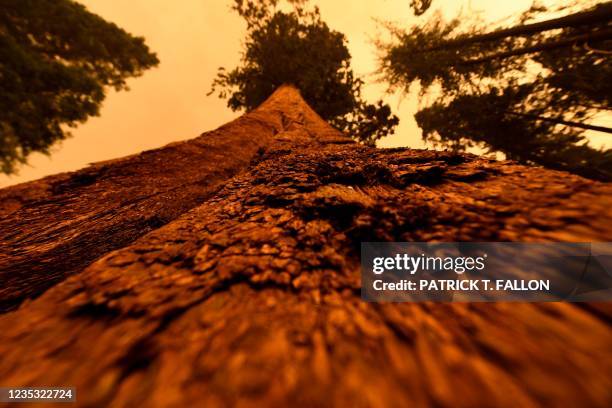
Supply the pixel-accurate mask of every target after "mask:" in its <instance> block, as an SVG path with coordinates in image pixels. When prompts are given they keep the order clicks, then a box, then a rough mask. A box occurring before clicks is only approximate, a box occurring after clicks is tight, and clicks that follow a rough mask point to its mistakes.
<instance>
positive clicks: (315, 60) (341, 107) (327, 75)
mask: <svg viewBox="0 0 612 408" xmlns="http://www.w3.org/2000/svg"><path fill="white" fill-rule="evenodd" d="M288 3H289V4H290V5H291V11H289V12H285V11H280V10H278V8H277V7H278V5H279V1H278V0H247V1H243V0H236V1H235V3H234V5H233V9H234V10H235V11H236V12H237V13H238V14H239V15H240V16H241V17H242V18H244V20H245V21H246V23H247V36H246V40H245V45H244V51H243V55H242V60H241V64H240V66H238V67H236V68H234V69H233V70H231V71H229V72H228V71H226V70H225V69H224V68H220V69H219V74H218V76H217V78H216V79H215V81H214V82H213V87H212V90H211V92H210V93H211V94H212V93H214V92H216V91H217V92H218V95H219V96H220V97H221V98H227V99H228V106H229V107H230V108H231V109H233V110H240V109H246V110H252V109H254V108H255V107H257V106H259V105H260V104H261V103H262V102H263V101H264V100H265V99H266V98H267V97H268V96H270V95H271V94H272V92H274V90H275V89H277V88H278V87H279V86H280V85H282V84H285V83H288V84H293V85H295V86H296V87H297V88H299V89H300V91H301V92H302V95H303V96H304V98H305V99H306V101H307V102H308V103H309V104H310V105H311V106H312V107H313V109H314V110H315V111H316V112H317V113H319V114H320V115H321V116H322V117H323V119H325V120H326V121H329V122H330V123H331V124H332V125H333V126H335V127H336V128H338V129H340V130H342V131H345V132H347V133H348V134H350V135H351V136H352V137H354V138H355V139H357V140H359V141H361V142H364V143H366V144H370V145H371V144H374V142H375V141H376V140H378V139H380V138H381V137H384V136H386V135H388V134H391V133H393V129H394V127H395V126H396V125H397V124H398V122H399V121H398V119H397V117H396V116H394V115H393V114H392V113H391V109H390V107H389V106H388V105H386V104H384V103H383V102H382V101H378V102H377V103H375V104H369V103H367V102H365V101H364V100H363V98H362V96H361V87H362V85H363V81H362V80H361V79H359V78H356V77H355V75H354V74H353V71H352V70H351V68H350V59H351V56H350V54H349V50H348V48H347V46H346V38H345V37H344V35H343V34H342V33H339V32H337V31H333V30H331V29H330V28H329V27H328V26H327V24H326V23H325V22H323V21H322V20H321V15H320V13H319V10H318V9H317V8H313V9H309V8H307V4H306V3H307V1H289V2H288Z"/></svg>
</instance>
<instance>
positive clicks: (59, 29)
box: [0, 0, 158, 173]
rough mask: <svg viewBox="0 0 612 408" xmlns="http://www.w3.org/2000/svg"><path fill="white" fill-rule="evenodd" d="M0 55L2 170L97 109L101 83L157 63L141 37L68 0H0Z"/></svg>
mask: <svg viewBox="0 0 612 408" xmlns="http://www.w3.org/2000/svg"><path fill="white" fill-rule="evenodd" d="M0 61H1V62H0V171H2V172H4V173H13V172H15V171H16V170H17V165H18V164H19V163H25V162H26V160H27V157H28V155H29V154H30V153H32V152H43V153H47V152H48V151H49V148H50V147H51V146H52V145H53V144H54V143H56V142H57V141H60V140H62V139H65V138H66V137H67V136H68V135H69V133H68V132H67V130H66V126H68V127H72V126H76V124H78V123H80V122H84V121H85V120H86V119H87V118H88V117H90V116H92V115H97V114H98V110H99V108H100V104H101V102H102V100H103V99H104V93H105V87H114V88H115V89H117V90H119V89H126V85H125V80H126V78H127V77H131V76H138V75H140V74H142V72H143V71H144V70H146V69H148V68H151V67H153V66H155V65H157V64H158V60H157V57H156V56H155V54H153V53H151V52H150V51H149V49H148V48H147V46H146V45H145V43H144V40H143V39H142V38H140V37H134V36H132V35H130V34H129V33H127V32H125V31H124V30H122V29H121V28H119V27H117V26H116V25H115V24H113V23H109V22H107V21H105V20H103V19H102V18H100V17H99V16H97V15H95V14H92V13H90V12H89V11H87V10H86V9H85V7H83V6H82V5H80V4H78V3H76V2H74V1H71V0H0Z"/></svg>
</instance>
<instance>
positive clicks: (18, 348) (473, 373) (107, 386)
mask: <svg viewBox="0 0 612 408" xmlns="http://www.w3.org/2000/svg"><path fill="white" fill-rule="evenodd" d="M240 124H243V125H244V126H243V127H241V128H240V129H241V131H240V132H237V131H236V130H235V129H236V126H238V125H240ZM249 126H256V128H255V129H253V130H252V131H251V130H248V129H250V128H249ZM235 131H236V133H235V136H232V132H235ZM266 132H267V133H266ZM260 133H261V135H260ZM215 134H216V136H215V137H218V139H214V140H220V141H222V140H224V139H223V137H224V136H225V135H227V136H228V139H227V142H228V144H227V145H226V146H227V148H228V149H230V148H232V147H231V146H232V145H233V144H236V143H238V144H245V145H249V146H251V145H252V146H253V147H252V148H251V150H249V152H250V153H248V154H247V153H245V152H243V153H240V154H244V156H242V159H240V160H239V163H238V164H236V163H234V162H230V163H234V164H231V166H232V167H231V168H232V169H233V170H231V171H230V170H227V173H223V176H227V177H228V179H227V180H226V181H224V182H221V181H217V183H218V184H215V185H216V186H220V187H221V188H220V189H218V191H216V192H213V190H214V188H212V187H206V186H208V185H209V184H206V186H205V187H204V188H203V189H202V190H201V191H200V192H199V193H198V194H199V195H198V194H196V195H194V197H198V198H191V200H193V201H191V202H192V203H193V205H191V204H189V205H184V206H183V207H180V209H178V207H177V206H178V205H179V203H176V201H177V200H181V199H182V198H181V197H184V196H177V197H176V198H175V199H168V200H165V201H164V200H161V199H160V198H161V197H164V194H165V193H163V192H160V193H159V195H156V196H154V197H152V198H151V199H150V200H151V201H150V203H151V207H148V208H150V210H149V211H150V212H151V214H157V213H158V212H160V211H166V208H167V207H166V206H168V205H172V206H174V207H172V208H173V209H174V210H173V212H171V214H173V216H172V217H168V218H167V219H165V221H164V222H166V225H164V226H157V225H156V226H155V227H156V228H155V229H154V230H152V231H150V232H147V231H148V229H152V228H151V227H150V228H148V229H147V228H141V229H135V230H134V231H136V232H133V233H132V235H131V237H132V238H131V239H123V238H121V239H117V241H113V240H114V239H116V238H114V237H116V236H121V235H114V234H120V233H119V232H117V230H121V226H122V225H123V223H124V222H125V223H127V221H122V222H119V223H117V224H115V225H116V227H115V228H111V227H108V228H107V229H97V230H96V232H95V234H92V235H95V239H98V240H99V241H97V242H105V240H106V238H104V236H108V237H109V238H108V239H109V240H111V241H112V242H115V243H116V244H114V248H119V249H117V250H115V251H110V249H113V248H110V247H107V248H104V249H103V250H101V253H98V254H96V255H95V257H99V256H102V255H103V256H102V257H101V258H99V259H98V260H97V261H95V262H93V263H92V264H91V265H89V266H88V267H86V268H84V264H85V263H87V262H90V260H91V259H90V260H82V261H80V262H81V263H80V264H79V266H78V267H77V268H74V269H72V270H71V271H70V272H66V271H64V272H63V273H62V274H60V275H61V276H59V275H58V274H57V273H55V272H53V266H49V264H47V265H43V266H41V267H40V268H39V269H38V270H37V272H36V275H35V276H36V278H35V279H34V281H36V282H39V281H41V282H44V281H45V279H47V275H46V273H45V272H46V271H47V270H50V271H52V272H50V275H49V276H51V278H50V279H51V280H52V282H50V284H49V285H48V286H52V288H51V289H49V290H47V291H46V292H45V293H44V294H42V296H40V297H39V298H38V299H35V300H33V301H27V302H25V303H24V304H22V305H21V307H20V308H19V309H18V310H16V311H13V312H9V313H6V314H5V315H4V316H2V317H1V318H0V355H2V356H3V358H2V359H1V360H0V384H3V385H11V386H24V385H30V386H35V385H38V386H40V385H74V386H76V387H77V388H78V391H77V392H78V394H77V395H78V400H79V402H80V403H81V404H82V405H84V406H105V405H113V406H191V405H193V404H195V403H196V402H197V403H199V404H200V405H205V406H226V405H231V404H234V405H249V406H250V405H252V406H262V405H269V406H292V405H300V406H321V405H330V406H412V405H417V406H423V405H433V406H436V405H438V406H465V407H468V406H469V407H473V406H482V405H491V406H517V405H518V406H531V405H553V406H559V405H563V406H609V403H610V401H611V400H612V394H611V390H612V380H611V379H612V375H611V374H612V368H611V365H610V357H611V354H612V350H611V347H610V345H611V344H612V333H611V330H610V312H609V308H608V306H607V305H601V304H600V305H580V304H561V303H557V304H521V303H498V304H440V303H420V304H371V303H364V302H362V301H361V300H360V297H359V282H360V278H359V253H358V247H359V242H361V241H388V240H396V241H403V240H407V241H432V240H438V241H497V240H512V241H610V238H611V231H610V230H611V228H610V227H611V226H612V214H611V213H610V211H609V208H610V206H611V205H612V187H610V185H608V184H603V183H597V182H593V181H589V180H585V179H582V178H580V177H577V176H573V175H570V174H567V173H563V172H556V171H550V170H545V169H540V168H534V167H525V166H519V165H516V164H513V163H511V162H496V161H492V160H488V159H484V158H481V157H477V156H473V155H459V154H453V153H449V152H435V151H426V150H410V149H373V148H368V147H363V146H359V145H357V144H354V143H351V142H350V140H348V139H347V138H345V137H344V136H342V135H341V134H340V133H338V132H337V131H335V130H333V129H331V128H330V127H329V126H328V125H327V124H325V123H324V122H323V121H322V120H321V119H320V118H318V117H317V116H316V114H314V112H312V111H311V110H310V109H309V108H308V106H307V105H306V104H305V103H304V102H303V101H302V100H301V98H300V97H299V94H298V93H297V91H296V90H294V89H293V88H290V87H283V88H281V89H280V90H279V91H277V92H276V93H275V94H274V95H273V96H272V97H271V99H270V100H269V101H268V102H266V103H265V104H264V105H263V106H262V107H261V108H259V109H258V110H257V111H255V112H253V113H251V114H248V115H246V116H245V117H243V118H242V119H239V120H238V121H236V122H233V123H232V124H230V125H227V126H226V127H223V128H221V129H219V130H217V131H216V133H215ZM204 142H206V139H205V138H198V139H195V140H194V141H191V142H186V143H184V144H182V145H180V146H183V147H182V148H183V149H188V147H189V146H191V144H192V143H194V144H198V143H204ZM260 147H261V150H259V153H257V154H256V152H257V149H259V148H260ZM165 149H169V148H165ZM240 149H242V148H239V149H238V151H241V150H240ZM164 152H165V150H163V149H162V150H160V151H156V152H154V153H145V154H144V156H143V157H145V158H146V157H148V156H147V155H153V154H166V153H164ZM198 152H201V153H200V154H203V155H207V154H211V153H210V152H209V151H208V150H205V149H202V150H197V152H194V154H193V156H192V157H193V159H192V160H193V162H194V163H196V162H197V163H200V164H202V163H206V159H202V158H197V157H196V156H198ZM177 154H178V153H177ZM232 154H233V153H229V152H228V154H223V153H221V152H220V153H219V156H218V157H227V160H234V158H232V157H229V156H231V155H232ZM236 154H238V153H236ZM138 157H140V156H136V157H133V158H128V159H124V160H122V161H119V162H117V163H116V164H112V163H111V164H106V165H103V166H107V167H106V168H107V169H108V170H106V171H107V172H110V173H111V174H114V175H115V177H116V178H115V179H114V180H115V181H114V182H113V184H112V186H113V189H114V190H113V191H114V194H116V195H117V197H120V196H121V194H122V193H121V191H124V192H125V193H126V194H132V195H134V194H140V193H139V192H140V189H147V188H152V189H155V188H158V187H157V186H158V185H159V183H158V182H156V181H153V180H155V177H160V176H159V173H160V172H161V170H160V169H159V163H162V164H163V163H165V161H163V160H162V161H161V162H155V161H154V160H151V161H148V162H147V165H149V166H150V167H149V169H150V172H147V171H145V169H144V167H146V166H145V165H144V164H143V167H142V170H139V172H138V173H137V175H135V174H136V169H134V170H133V171H132V164H133V163H137V160H138V159H137V158H138ZM149 157H150V156H149ZM175 157H177V158H178V156H175ZM164 160H165V159H164ZM196 160H200V161H196ZM247 162H250V165H248V166H247V164H246V163H247ZM168 165H172V164H170V163H169V164H168ZM216 165H223V163H221V162H220V161H217V162H214V163H210V162H209V163H208V167H205V169H204V172H206V171H208V172H212V171H213V170H214V169H215V166H216ZM181 166H184V170H185V172H187V173H189V174H192V173H191V172H194V175H193V176H192V177H193V178H192V179H191V180H202V179H205V177H206V174H204V173H198V172H199V171H201V170H200V169H198V168H194V166H193V164H192V163H186V162H182V164H181V163H178V164H176V167H175V169H176V170H174V173H172V174H169V175H168V176H167V177H168V184H167V185H170V184H171V183H170V181H171V179H173V180H175V182H176V183H178V181H176V180H177V178H179V177H178V176H177V174H180V173H181V171H180V169H179V167H181ZM241 166H242V167H241ZM94 168H98V167H94ZM238 168H242V169H244V170H243V171H241V172H240V170H238ZM196 173H197V174H198V175H195V174H196ZM76 174H78V173H76ZM122 174H125V175H126V177H133V179H131V181H130V182H129V183H127V182H126V183H121V182H120V180H121V177H122V176H121V175H122ZM156 174H157V176H155V175H156ZM207 174H209V173H207ZM232 174H234V175H233V177H231V178H230V177H229V176H230V175H232ZM130 175H132V176H130ZM61 177H64V179H65V180H70V179H71V178H73V177H76V175H72V176H70V175H65V176H61ZM198 177H199V178H198ZM221 178H222V175H219V176H218V178H216V179H215V180H220V179H221ZM48 180H56V179H53V178H52V179H48ZM147 180H151V181H149V182H148V181H147ZM38 183H39V184H37V183H34V184H30V185H29V186H28V185H26V186H21V187H19V186H18V187H15V188H13V189H11V190H9V193H11V194H15V192H19V191H22V192H27V191H33V189H34V188H37V187H36V186H40V185H43V184H40V183H47V184H48V185H52V183H53V182H50V181H46V182H38ZM100 183H105V179H104V178H103V177H101V178H96V179H95V180H94V181H93V182H92V183H90V184H89V186H85V187H83V186H80V187H73V186H71V185H69V184H68V185H67V186H66V187H65V190H64V191H63V192H62V193H61V194H62V196H64V195H70V194H74V195H72V196H70V197H72V201H70V202H71V203H73V204H72V205H73V206H74V207H73V208H74V209H73V210H72V212H63V213H60V212H58V210H57V208H58V207H53V206H49V205H48V204H47V202H48V201H49V200H50V199H51V198H50V197H52V196H53V192H52V190H51V189H47V190H44V189H41V191H44V193H40V195H41V196H44V197H43V198H38V199H36V198H33V199H31V201H29V202H28V203H27V204H25V205H23V206H22V207H21V208H19V209H17V210H13V212H12V213H11V214H9V215H6V216H5V218H4V220H3V221H2V222H3V224H2V225H3V227H4V228H8V227H7V226H8V225H10V223H11V222H12V223H13V224H15V223H19V225H23V226H24V228H30V229H29V230H22V231H21V232H20V233H21V234H22V236H23V237H24V238H22V239H21V241H20V240H14V241H12V244H11V246H10V248H11V251H12V252H11V251H9V252H7V254H8V255H5V256H4V262H5V263H4V264H3V265H9V267H10V264H11V257H17V258H16V259H22V258H19V256H22V255H21V254H22V253H27V252H28V251H30V250H31V249H30V248H34V250H35V251H38V252H36V253H37V254H41V255H40V257H39V258H34V257H31V258H32V259H33V261H32V262H40V259H45V256H50V255H45V254H55V252H51V250H50V249H49V248H47V247H46V246H45V245H47V246H51V245H52V244H54V243H55V242H56V240H58V239H59V238H58V237H60V238H61V239H62V240H63V239H64V238H63V237H75V236H77V237H78V236H79V233H84V231H83V229H82V228H83V226H85V228H87V229H91V228H95V226H96V225H97V224H96V218H95V217H94V216H93V215H92V216H91V217H92V218H86V219H87V221H86V222H84V223H83V224H80V223H79V222H80V221H74V222H72V224H68V220H79V219H80V218H78V215H79V212H83V211H85V209H90V208H94V209H95V210H92V213H93V212H95V211H103V210H102V209H103V205H102V204H101V202H102V200H101V199H100V198H99V197H97V196H96V195H93V194H91V195H89V194H84V195H82V196H81V198H77V195H76V194H77V193H76V192H75V193H71V191H72V190H74V191H79V189H92V190H91V191H92V192H93V191H104V187H103V185H106V186H109V185H110V184H103V185H100V186H99V185H98V184H100ZM150 183H153V184H154V185H153V186H151V185H150ZM197 183H198V182H197V181H195V182H194V184H197ZM221 184H222V185H221ZM122 186H124V187H122ZM124 188H125V190H123V189H124ZM207 188H208V189H207ZM216 188H218V187H216ZM176 190H181V188H177V189H176ZM83 191H85V190H83ZM86 191H89V190H86ZM128 192H129V193H128ZM3 194H4V195H5V196H6V195H7V192H6V191H5V192H4V193H3ZM19 194H25V193H19ZM45 194H46V195H45ZM177 194H178V193H177ZM146 196H147V197H149V196H151V194H146ZM117 200H118V199H117ZM198 200H199V201H198ZM77 202H78V203H77ZM88 202H91V203H92V204H89V205H88ZM155 203H160V204H158V206H157V207H156V206H155V205H154V204H155ZM96 205H98V206H99V207H96ZM190 207H193V208H191V209H190V210H188V209H189V208H190ZM109 210H110V214H111V215H114V216H117V217H127V218H123V219H124V220H125V219H131V218H130V217H131V215H129V214H131V213H129V212H128V215H124V214H123V213H124V210H123V209H122V207H120V206H119V205H115V206H113V207H109ZM180 212H183V214H182V215H179V213H180ZM134 213H136V212H134ZM86 214H89V212H87V213H86ZM105 214H106V213H105ZM31 215H32V216H31ZM34 215H35V216H34ZM111 215H109V218H108V219H111V218H112V217H111ZM99 218H100V217H98V219H99ZM60 221H62V222H64V221H66V223H67V225H66V226H65V227H64V228H65V229H64V230H63V231H64V232H63V233H62V234H61V235H56V236H55V238H49V241H47V244H44V242H43V243H41V244H40V247H38V246H37V245H38V244H35V245H33V246H32V247H30V244H21V242H31V241H24V240H27V239H29V237H30V236H31V235H32V234H33V235H34V236H36V235H37V234H38V233H34V229H36V230H38V229H39V228H42V229H45V228H52V226H53V225H54V224H57V223H59V222H60ZM37 223H40V224H37ZM47 223H48V224H47ZM127 224H128V225H130V224H129V223H127ZM38 225H41V227H38ZM109 225H110V224H109ZM143 234H144V235H143ZM99 235H103V236H102V237H99ZM137 235H142V236H140V237H139V238H137V239H136V236H137ZM86 239H87V240H89V239H93V238H86ZM33 242H37V241H33ZM49 242H50V243H51V244H49ZM74 242H75V243H74V245H78V244H77V242H78V241H74ZM86 242H88V241H86ZM96 245H100V244H96ZM20 251H21V252H20ZM45 251H47V252H45ZM60 252H61V251H59V252H57V253H58V255H57V256H59V254H60ZM76 254H77V252H76V251H66V259H67V261H66V262H68V261H69V260H70V259H72V257H74V256H76V257H77V258H78V255H76ZM35 259H39V260H35ZM54 259H55V258H54ZM92 259H93V257H92ZM70 262H72V261H70ZM74 262H75V263H76V262H77V260H74ZM10 273H11V272H10V271H7V270H4V271H3V273H2V275H0V276H1V277H2V279H3V281H4V282H7V281H8V286H7V285H3V288H8V289H6V290H5V292H3V295H4V296H6V293H7V291H8V293H9V295H10V291H11V290H18V291H21V292H19V293H20V296H24V294H28V295H29V294H38V293H40V292H41V291H42V290H43V289H44V288H42V287H41V286H37V287H36V290H34V291H29V292H28V290H29V289H28V287H29V286H28V285H29V283H25V284H21V281H20V279H19V277H17V278H14V277H12V276H11V275H10ZM69 273H70V274H72V275H73V276H71V277H69V278H67V279H65V278H66V276H67V274H69ZM21 274H22V276H23V275H24V274H25V272H21ZM11 288H17V289H11ZM24 288H25V289H24ZM41 288H42V289H41Z"/></svg>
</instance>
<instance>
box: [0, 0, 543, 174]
mask: <svg viewBox="0 0 612 408" xmlns="http://www.w3.org/2000/svg"><path fill="white" fill-rule="evenodd" d="M531 2H532V0H512V1H505V0H501V1H500V0H471V1H469V0H465V1H461V0H434V2H433V4H434V6H433V8H432V10H430V11H428V12H427V13H426V14H425V15H424V16H423V17H421V18H427V17H428V16H430V15H431V13H432V12H433V10H435V9H437V8H439V9H441V10H442V11H443V13H444V14H445V15H446V16H454V15H455V14H456V13H457V12H459V10H460V9H462V10H463V12H464V13H466V12H470V13H472V12H479V13H481V14H482V17H483V18H484V19H486V20H488V21H498V20H500V19H502V18H504V17H507V16H509V15H511V14H513V13H517V12H520V11H523V10H525V9H527V8H528V7H529V6H530V5H531ZM81 3H83V4H85V5H86V6H87V7H88V9H89V10H90V11H92V12H94V13H97V14H99V15H100V16H102V17H103V18H105V19H106V20H108V21H112V22H114V23H116V24H118V25H119V26H120V27H122V28H124V29H126V30H127V31H129V32H131V33H133V34H135V35H140V36H144V37H145V38H146V42H147V44H148V45H149V47H150V48H151V49H152V50H153V51H155V52H156V53H157V54H158V56H159V58H160V60H161V63H160V65H159V67H157V68H154V69H152V70H149V71H147V72H146V73H145V74H144V76H142V77H139V78H135V79H131V80H130V81H129V82H128V84H129V86H130V88H131V90H130V91H129V92H125V91H124V92H119V93H115V92H109V94H108V96H107V98H106V100H105V101H104V105H103V107H102V110H101V115H100V116H99V117H95V118H91V119H89V120H88V121H87V122H86V123H85V124H83V125H81V126H79V127H78V128H76V129H75V130H73V135H74V136H73V137H72V138H70V139H68V140H66V141H64V142H63V143H62V144H60V145H57V146H56V147H55V148H54V149H53V153H52V155H51V156H50V157H47V156H44V155H41V154H34V155H32V156H31V159H30V164H29V165H28V166H25V167H22V168H21V170H20V172H19V174H18V175H17V176H11V177H7V176H3V175H2V176H0V186H6V185H10V184H16V183H20V182H23V181H28V180H33V179H37V178H40V177H43V176H46V175H50V174H55V173H59V172H63V171H71V170H77V169H79V168H82V167H84V166H85V165H87V164H88V163H92V162H96V161H102V160H108V159H111V158H116V157H121V156H125V155H129V154H133V153H137V152H140V151H142V150H145V149H151V148H156V147H160V146H163V145H165V144H167V143H170V142H173V141H177V140H183V139H190V138H193V137H195V136H197V135H199V134H200V133H202V132H204V131H207V130H212V129H214V128H216V127H218V126H220V125H222V124H224V123H225V122H228V121H229V120H231V119H233V118H235V117H236V116H238V115H239V113H236V112H232V111H231V110H229V109H228V108H226V105H225V101H223V100H220V99H218V98H217V97H216V96H209V97H207V96H206V93H207V92H208V91H209V89H210V83H211V81H212V79H213V78H214V76H215V74H216V71H217V67H219V66H225V67H228V68H233V67H234V66H235V65H236V64H237V63H238V61H239V53H240V45H241V40H242V38H243V36H244V32H245V25H244V24H243V22H242V20H241V19H240V18H239V17H238V16H236V15H235V14H234V13H233V12H231V10H230V4H231V0H175V1H170V0H127V1H126V0H81ZM312 3H314V4H317V5H318V6H319V7H320V9H321V13H322V16H323V19H324V20H325V21H326V22H327V23H328V25H329V26H330V27H331V28H333V29H335V30H338V31H341V32H343V33H344V34H345V35H346V36H347V38H348V41H349V49H350V51H351V54H352V57H353V60H352V67H353V69H354V71H355V72H356V73H357V74H359V75H368V74H371V73H372V72H373V71H374V69H375V66H376V58H375V56H376V50H375V48H374V46H373V45H372V44H371V41H370V39H371V38H372V37H374V36H375V35H376V32H377V23H376V22H375V21H374V19H380V20H391V21H395V22H398V23H401V24H403V25H406V26H408V25H411V24H413V23H415V22H417V21H418V20H417V18H415V17H414V16H413V15H412V12H411V9H410V7H409V3H410V1H409V0H319V1H316V0H315V1H313V2H312ZM366 82H367V79H366ZM384 89H385V87H384V85H382V84H379V85H377V84H371V83H370V84H368V85H367V87H366V89H365V92H364V95H365V96H366V98H367V99H368V100H372V101H373V100H375V99H378V98H380V97H381V96H384V95H383V94H384ZM385 99H386V101H387V102H389V103H390V104H391V106H392V108H393V109H394V110H395V113H396V114H397V115H398V116H399V117H400V120H401V123H400V126H399V127H398V129H397V131H396V134H395V135H393V136H390V137H388V138H386V139H383V140H382V141H381V142H380V143H379V145H380V146H385V147H389V146H408V147H423V143H422V141H421V136H420V131H419V129H418V128H417V127H416V124H415V122H414V119H413V117H412V116H413V114H414V112H415V110H416V106H417V101H416V98H415V97H408V98H404V100H403V101H402V103H401V104H400V103H399V102H400V98H399V96H398V95H392V96H385Z"/></svg>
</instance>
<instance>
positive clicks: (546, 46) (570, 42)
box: [456, 29, 612, 66]
mask: <svg viewBox="0 0 612 408" xmlns="http://www.w3.org/2000/svg"><path fill="white" fill-rule="evenodd" d="M609 40H612V29H603V30H598V31H591V32H589V33H586V34H581V35H577V36H574V37H567V38H562V39H555V40H552V41H546V42H543V43H540V44H537V45H532V46H528V47H521V48H515V49H512V50H509V51H504V52H498V53H495V54H489V55H485V56H483V57H479V58H472V59H466V60H462V61H459V62H457V64H456V65H463V66H466V65H467V66H469V65H478V64H482V63H483V62H489V61H494V60H498V59H504V58H508V57H516V56H518V55H526V54H534V53H538V52H542V51H550V50H556V49H558V48H563V47H571V46H575V45H578V44H582V45H585V44H588V43H589V42H601V41H609Z"/></svg>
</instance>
